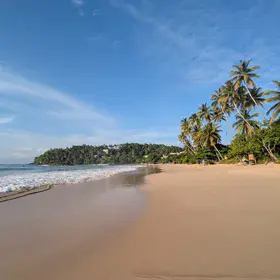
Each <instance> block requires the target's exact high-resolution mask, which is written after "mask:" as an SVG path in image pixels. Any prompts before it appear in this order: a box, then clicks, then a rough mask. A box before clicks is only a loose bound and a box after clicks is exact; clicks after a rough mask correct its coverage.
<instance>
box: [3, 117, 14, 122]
mask: <svg viewBox="0 0 280 280" xmlns="http://www.w3.org/2000/svg"><path fill="white" fill-rule="evenodd" d="M13 120H14V117H0V124H4V123H11V122H12V121H13Z"/></svg>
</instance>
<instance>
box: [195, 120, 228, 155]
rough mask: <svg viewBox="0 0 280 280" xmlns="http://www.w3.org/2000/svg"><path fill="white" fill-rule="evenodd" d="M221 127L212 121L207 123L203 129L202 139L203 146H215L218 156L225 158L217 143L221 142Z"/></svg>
mask: <svg viewBox="0 0 280 280" xmlns="http://www.w3.org/2000/svg"><path fill="white" fill-rule="evenodd" d="M220 132H221V130H220V127H219V126H218V125H216V124H213V123H212V122H210V123H207V124H206V125H205V126H204V127H203V128H202V130H201V138H200V141H201V143H202V146H203V147H214V149H215V150H216V152H217V155H218V157H220V158H221V159H223V156H222V154H221V153H220V151H219V150H218V148H217V144H219V143H220V142H221V135H220Z"/></svg>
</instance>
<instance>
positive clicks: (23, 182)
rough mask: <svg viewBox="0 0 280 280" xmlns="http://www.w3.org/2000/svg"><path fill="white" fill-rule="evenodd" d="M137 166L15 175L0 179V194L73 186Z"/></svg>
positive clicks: (127, 170)
mask: <svg viewBox="0 0 280 280" xmlns="http://www.w3.org/2000/svg"><path fill="white" fill-rule="evenodd" d="M136 169H137V166H108V167H105V168H104V167H103V168H94V169H83V170H69V171H51V172H45V173H26V174H15V175H7V176H3V177H1V180H0V192H10V191H16V190H20V189H23V188H36V187H40V186H43V185H47V184H58V185H61V184H74V183H81V182H88V181H91V180H98V179H103V178H107V177H110V176H112V175H115V174H119V173H122V172H129V171H135V170H136Z"/></svg>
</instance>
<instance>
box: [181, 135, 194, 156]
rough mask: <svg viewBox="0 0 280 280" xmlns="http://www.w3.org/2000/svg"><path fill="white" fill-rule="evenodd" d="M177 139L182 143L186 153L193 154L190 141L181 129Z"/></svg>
mask: <svg viewBox="0 0 280 280" xmlns="http://www.w3.org/2000/svg"><path fill="white" fill-rule="evenodd" d="M178 139H179V141H180V142H181V143H182V144H183V145H184V147H185V151H186V153H187V154H195V152H194V150H193V147H192V143H191V141H190V140H189V139H188V138H187V137H186V135H185V133H184V132H183V131H181V133H180V134H179V135H178Z"/></svg>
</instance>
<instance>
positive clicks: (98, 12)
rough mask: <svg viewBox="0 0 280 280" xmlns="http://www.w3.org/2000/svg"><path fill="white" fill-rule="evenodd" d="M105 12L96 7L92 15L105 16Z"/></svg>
mask: <svg viewBox="0 0 280 280" xmlns="http://www.w3.org/2000/svg"><path fill="white" fill-rule="evenodd" d="M103 15H104V13H103V12H102V11H101V10H100V9H94V10H93V11H92V16H94V17H97V16H103Z"/></svg>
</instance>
